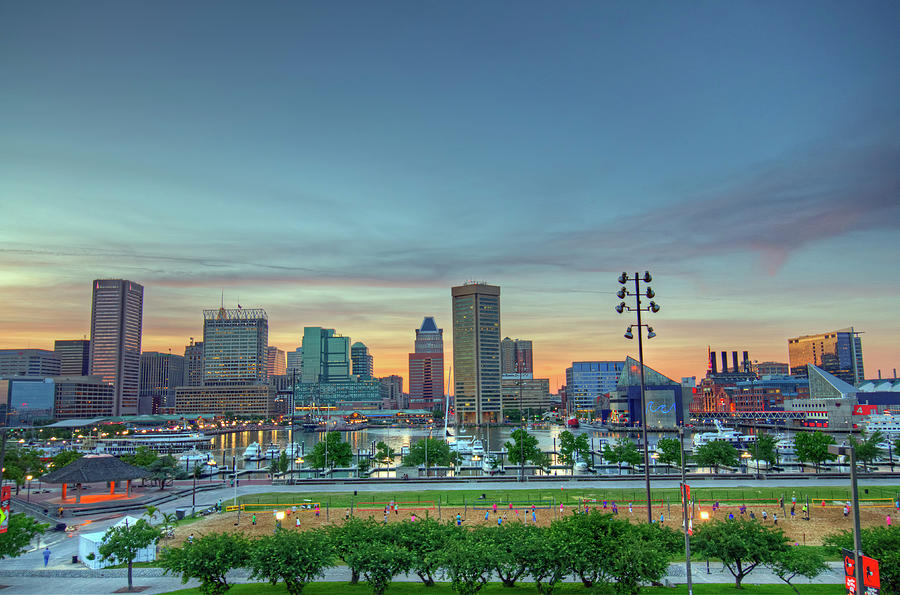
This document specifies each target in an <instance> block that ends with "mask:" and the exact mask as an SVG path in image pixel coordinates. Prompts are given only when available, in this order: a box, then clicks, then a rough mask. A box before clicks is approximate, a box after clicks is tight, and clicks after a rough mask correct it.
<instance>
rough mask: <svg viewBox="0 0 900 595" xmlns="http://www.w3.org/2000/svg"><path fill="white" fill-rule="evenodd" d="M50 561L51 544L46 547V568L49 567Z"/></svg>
mask: <svg viewBox="0 0 900 595" xmlns="http://www.w3.org/2000/svg"><path fill="white" fill-rule="evenodd" d="M49 562H50V546H47V547H45V548H44V568H46V567H47V564H48V563H49Z"/></svg>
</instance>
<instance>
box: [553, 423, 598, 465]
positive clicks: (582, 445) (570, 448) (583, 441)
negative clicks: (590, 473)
mask: <svg viewBox="0 0 900 595" xmlns="http://www.w3.org/2000/svg"><path fill="white" fill-rule="evenodd" d="M558 441H559V458H560V461H561V462H562V464H563V465H566V466H567V467H571V466H572V465H574V464H575V461H576V459H580V460H582V461H585V462H588V463H589V462H590V460H591V445H590V443H589V442H588V437H587V434H579V435H578V436H575V435H574V434H572V432H570V431H569V430H563V431H562V433H560V435H559V438H558Z"/></svg>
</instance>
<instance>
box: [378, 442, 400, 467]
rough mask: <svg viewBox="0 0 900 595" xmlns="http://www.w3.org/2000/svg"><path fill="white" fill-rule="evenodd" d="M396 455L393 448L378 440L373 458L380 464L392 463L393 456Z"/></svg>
mask: <svg viewBox="0 0 900 595" xmlns="http://www.w3.org/2000/svg"><path fill="white" fill-rule="evenodd" d="M395 456H397V453H396V452H395V451H394V449H393V448H391V447H390V446H388V445H387V444H385V443H384V442H379V443H378V444H376V445H375V460H376V461H378V462H379V463H380V464H382V465H391V464H393V463H394V457H395Z"/></svg>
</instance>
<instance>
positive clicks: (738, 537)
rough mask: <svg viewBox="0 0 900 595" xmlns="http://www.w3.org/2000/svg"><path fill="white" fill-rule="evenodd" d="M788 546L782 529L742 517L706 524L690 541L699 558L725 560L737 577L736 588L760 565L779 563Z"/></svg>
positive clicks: (701, 526) (695, 532) (696, 530)
mask: <svg viewBox="0 0 900 595" xmlns="http://www.w3.org/2000/svg"><path fill="white" fill-rule="evenodd" d="M786 547H787V538H786V537H785V536H784V533H783V532H782V531H781V530H780V529H775V528H771V529H770V528H767V527H764V526H763V525H762V524H761V523H760V522H759V521H756V520H752V521H751V520H746V519H742V518H740V519H734V520H726V521H718V522H710V523H704V524H702V525H700V526H699V527H697V528H695V529H694V537H693V538H692V539H691V550H692V551H696V552H697V554H698V555H699V556H705V557H707V558H718V559H720V560H722V563H723V564H724V565H725V567H726V568H727V569H728V571H729V572H730V573H731V574H732V576H734V586H735V588H736V589H740V588H741V581H742V580H744V577H745V576H747V575H748V574H750V573H751V572H752V571H753V570H754V569H755V568H756V567H757V566H759V565H760V564H762V565H768V564H770V563H772V562H775V561H776V560H778V559H779V558H780V557H781V555H782V553H783V551H784V549H785V548H786Z"/></svg>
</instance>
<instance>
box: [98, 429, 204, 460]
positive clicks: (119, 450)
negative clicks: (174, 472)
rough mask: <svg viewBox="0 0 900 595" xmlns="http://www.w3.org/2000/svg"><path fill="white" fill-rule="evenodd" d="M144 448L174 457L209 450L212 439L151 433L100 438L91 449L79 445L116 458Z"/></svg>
mask: <svg viewBox="0 0 900 595" xmlns="http://www.w3.org/2000/svg"><path fill="white" fill-rule="evenodd" d="M142 446H145V447H147V448H149V449H150V450H152V451H154V452H155V453H156V454H158V455H175V454H180V453H183V452H186V451H189V450H209V449H210V448H212V438H210V437H209V436H207V435H206V434H203V433H200V432H152V433H147V434H144V433H140V434H126V435H123V436H115V437H111V438H100V439H98V440H95V441H94V442H93V447H89V446H86V443H82V444H81V450H82V451H85V450H87V452H91V453H94V454H110V455H113V456H116V457H120V456H122V455H133V454H135V452H137V449H138V448H140V447H142Z"/></svg>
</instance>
